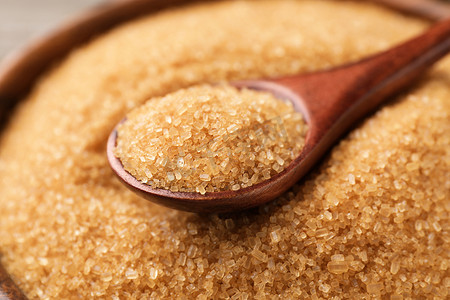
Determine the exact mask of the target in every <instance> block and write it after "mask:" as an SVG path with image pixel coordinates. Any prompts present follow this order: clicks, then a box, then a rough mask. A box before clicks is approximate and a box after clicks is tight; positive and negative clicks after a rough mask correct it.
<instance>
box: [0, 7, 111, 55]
mask: <svg viewBox="0 0 450 300" xmlns="http://www.w3.org/2000/svg"><path fill="white" fill-rule="evenodd" d="M101 2H104V1H102V0H64V1H61V0H38V1H36V0H14V1H11V0H0V60H2V59H3V58H4V57H5V56H6V55H7V54H8V53H10V52H11V51H13V50H14V49H17V48H19V47H20V46H22V45H24V44H25V43H26V42H27V41H28V40H29V39H30V38H33V37H36V36H41V35H42V34H45V33H46V32H47V31H49V30H51V29H52V28H55V27H56V26H57V25H58V24H60V23H61V22H63V21H64V20H66V19H67V18H69V17H71V16H73V15H74V14H76V13H78V12H81V11H83V10H85V9H87V8H89V7H92V6H95V5H96V4H99V3H101Z"/></svg>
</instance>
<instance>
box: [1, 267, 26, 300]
mask: <svg viewBox="0 0 450 300" xmlns="http://www.w3.org/2000/svg"><path fill="white" fill-rule="evenodd" d="M10 299H11V300H12V299H14V300H22V299H26V297H25V296H24V294H23V293H22V291H21V290H20V289H19V288H18V287H17V285H16V284H15V283H14V282H13V281H12V279H11V277H9V275H8V273H7V272H6V270H5V269H4V268H3V266H2V265H1V264H0V300H10Z"/></svg>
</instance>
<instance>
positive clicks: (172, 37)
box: [0, 0, 450, 299]
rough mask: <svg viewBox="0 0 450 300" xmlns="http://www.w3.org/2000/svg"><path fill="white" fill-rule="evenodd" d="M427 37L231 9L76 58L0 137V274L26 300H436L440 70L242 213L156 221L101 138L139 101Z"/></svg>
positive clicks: (142, 30) (444, 116)
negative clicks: (1, 270)
mask: <svg viewBox="0 0 450 300" xmlns="http://www.w3.org/2000/svg"><path fill="white" fill-rule="evenodd" d="M426 25H427V24H425V23H424V22H423V21H420V20H417V19H414V18H412V17H406V16H403V15H399V14H397V13H396V12H392V11H389V10H387V9H384V8H380V7H377V6H374V5H372V4H368V3H364V2H360V1H358V2H349V1H336V2H332V1H289V0H287V1H281V0H276V1H227V2H218V3H209V4H200V5H195V6H189V7H185V8H180V9H174V10H170V11H163V12H160V13H158V14H156V15H151V16H147V17H144V18H142V19H139V20H136V21H133V22H131V23H128V24H126V25H124V26H120V27H118V28H117V29H114V30H112V31H110V32H108V33H106V34H105V35H103V36H101V37H99V38H97V39H96V40H94V41H92V42H91V43H89V44H87V45H85V46H83V47H82V48H80V49H78V50H75V51H74V52H73V53H72V54H71V55H69V57H67V58H66V59H65V60H64V61H63V62H62V63H61V64H60V65H59V66H58V67H56V68H55V69H54V70H52V71H51V72H50V73H48V74H47V76H45V77H44V78H42V79H41V81H40V82H39V84H38V85H37V86H36V87H35V88H34V90H33V91H32V93H31V94H30V95H29V96H28V97H27V99H25V100H24V102H23V104H22V105H21V106H20V107H19V108H18V110H17V111H16V113H15V114H14V116H13V117H12V119H11V122H10V124H9V125H8V127H7V128H6V130H5V131H4V132H3V134H2V138H1V143H0V190H1V194H2V196H1V198H0V237H1V238H0V253H1V263H2V264H3V265H4V266H5V267H6V269H7V271H8V272H9V273H10V274H11V275H12V277H13V279H14V280H15V281H16V282H17V284H18V285H19V286H20V288H21V289H23V291H24V292H25V293H26V294H27V296H28V297H29V298H31V299H80V298H81V299H148V298H157V299H158V298H160V299H177V298H178V299H220V298H230V299H266V298H275V297H280V298H286V299H301V298H306V299H320V298H322V299H327V298H328V299H369V298H383V299H422V298H424V299H426V298H428V299H448V295H449V292H448V291H449V286H450V277H449V265H450V263H449V251H448V249H449V248H450V245H449V243H450V239H449V211H450V203H449V201H448V200H449V198H450V180H449V178H450V135H449V134H448V133H449V132H450V101H448V99H450V88H449V86H450V60H449V58H447V59H445V60H443V61H442V62H441V63H439V64H438V65H437V66H436V67H435V68H434V69H433V70H432V71H430V73H429V74H428V75H426V77H425V78H424V79H423V80H422V81H421V82H420V83H418V84H417V85H415V86H414V87H411V89H410V90H409V91H408V92H407V93H405V94H404V95H402V96H400V97H398V98H397V99H396V100H395V101H394V102H392V103H390V104H389V105H387V106H385V107H384V108H382V109H381V110H380V111H379V112H378V113H376V114H375V115H373V116H371V117H370V118H369V119H368V120H366V121H365V122H364V123H362V124H361V125H359V126H358V128H355V129H354V130H353V131H352V132H351V133H350V134H349V135H348V136H347V137H345V138H344V139H343V140H342V141H341V142H340V144H339V145H337V146H336V147H335V148H334V149H333V150H332V152H331V154H330V155H329V157H328V158H326V159H325V160H324V161H323V162H322V163H321V165H320V166H319V167H318V168H317V169H316V171H315V172H314V173H313V174H311V175H310V176H309V177H308V178H307V179H306V180H304V181H302V182H299V183H298V185H296V186H295V187H293V188H292V189H290V190H289V191H288V192H287V193H285V194H284V195H283V196H281V197H280V198H279V199H277V200H276V201H274V202H272V203H270V204H268V205H266V206H263V207H260V208H258V209H255V210H252V211H247V212H242V213H237V214H233V215H219V216H218V215H206V216H205V215H196V214H190V213H185V212H179V211H175V210H171V209H166V208H163V207H159V206H157V205H154V204H152V203H149V202H148V201H146V200H143V199H140V198H138V197H137V196H135V195H134V194H132V193H131V192H129V191H128V190H127V189H126V188H125V187H123V186H122V185H121V184H120V183H119V182H118V180H117V179H116V178H115V176H114V175H113V173H112V171H111V170H110V167H109V165H108V162H107V159H106V156H105V144H106V139H107V137H108V135H109V133H110V132H111V130H112V129H113V127H114V126H115V124H117V122H119V120H121V119H122V118H123V117H124V114H125V113H126V112H128V111H130V110H131V109H132V108H134V107H137V106H139V105H141V104H142V103H144V102H145V101H147V100H148V99H149V98H152V97H159V96H163V95H166V94H169V93H171V92H174V91H176V90H179V89H181V88H187V87H189V86H192V85H196V84H203V83H210V82H218V81H221V80H223V81H227V80H236V79H246V78H264V77H275V76H281V75H288V74H295V73H299V72H308V71H313V70H319V69H323V68H328V67H330V66H335V65H339V64H342V63H344V62H348V61H352V60H355V59H358V58H362V57H364V56H366V55H369V54H371V53H374V52H377V51H380V50H383V49H386V48H388V47H390V46H392V45H394V44H397V43H399V42H400V41H402V40H405V39H407V38H409V37H411V36H413V35H415V34H418V33H419V32H421V31H422V30H424V29H425V28H426ZM333 297H334V298H333Z"/></svg>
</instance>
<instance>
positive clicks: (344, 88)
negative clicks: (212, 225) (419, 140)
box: [107, 19, 450, 213]
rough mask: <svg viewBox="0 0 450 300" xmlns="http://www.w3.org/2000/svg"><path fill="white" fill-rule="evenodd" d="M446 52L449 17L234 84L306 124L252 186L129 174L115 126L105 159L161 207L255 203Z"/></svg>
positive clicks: (210, 208) (199, 208)
mask: <svg viewBox="0 0 450 300" xmlns="http://www.w3.org/2000/svg"><path fill="white" fill-rule="evenodd" d="M449 51H450V19H448V20H445V21H442V22H440V23H437V24H436V25H434V26H433V27H431V28H430V29H429V30H427V31H426V32H425V33H423V34H422V35H420V36H418V37H416V38H414V39H412V40H409V41H407V42H405V43H403V44H401V45H399V46H397V47H395V48H392V49H390V50H387V51H385V52H382V53H380V54H377V55H374V56H371V57H369V58H366V59H363V60H361V61H359V62H356V63H352V64H348V65H344V66H341V67H337V68H333V69H331V70H327V71H320V72H315V73H309V74H300V75H296V76H289V77H283V78H275V79H263V80H246V81H239V82H235V83H232V84H233V85H235V86H236V87H238V88H244V87H245V88H250V89H256V90H263V91H269V92H272V93H273V94H274V95H275V96H277V98H280V99H285V100H287V101H291V102H292V103H293V105H294V108H295V109H296V110H297V111H299V112H301V113H302V114H303V116H304V118H305V120H306V122H307V124H308V133H307V135H306V140H305V146H304V148H303V149H302V151H301V153H300V154H299V155H298V157H297V158H295V159H294V160H293V161H292V162H291V163H290V164H289V165H288V166H287V167H286V168H285V169H284V170H283V171H282V172H280V173H279V174H276V175H274V176H273V177H271V178H270V179H268V180H265V181H263V182H261V183H258V184H255V185H252V186H250V187H246V188H242V189H240V190H237V191H231V190H230V191H220V192H210V193H206V194H203V195H202V194H200V193H195V192H172V191H169V190H165V189H156V188H152V187H151V186H149V185H147V184H144V183H141V182H140V181H139V180H137V179H136V178H134V177H133V176H132V175H131V174H129V173H128V172H127V171H126V170H125V169H124V168H123V165H122V163H121V162H120V160H119V159H118V158H117V157H116V156H115V155H114V148H115V146H116V139H117V130H116V129H114V130H113V131H112V133H111V135H110V137H109V139H108V144H107V156H108V160H109V163H110V165H111V167H112V169H113V170H114V172H115V173H116V174H117V176H118V177H119V178H120V180H121V181H122V182H123V183H124V184H125V185H126V186H127V187H128V188H130V189H131V190H133V191H134V192H136V193H137V194H139V195H140V196H142V197H143V198H145V199H147V200H150V201H153V202H155V203H158V204H161V205H164V206H168V207H171V208H175V209H180V210H186V211H192V212H202V213H203V212H207V213H214V212H217V213H218V212H229V211H235V210H242V209H247V208H250V207H255V206H258V205H261V204H263V203H266V202H268V201H271V200H273V199H275V198H276V197H278V196H280V195H281V194H283V193H284V192H285V191H286V190H288V189H289V188H290V187H291V186H292V185H294V184H295V183H296V182H297V181H299V180H300V179H301V178H302V177H303V176H304V175H305V174H306V173H307V172H308V171H309V170H310V169H311V168H312V167H313V166H314V165H315V164H316V163H317V162H318V161H319V159H320V158H321V157H322V156H323V155H324V154H325V153H326V152H327V150H329V149H330V147H331V146H332V145H333V144H334V143H335V142H336V141H337V140H338V139H339V138H340V137H342V135H343V134H344V133H346V132H347V131H348V130H349V129H350V128H351V127H352V125H354V124H355V123H357V122H358V121H360V120H361V119H362V118H363V117H364V116H366V115H367V114H369V113H370V112H372V111H374V110H375V109H376V108H377V107H378V106H379V105H380V104H381V103H383V102H385V101H387V100H389V97H390V96H392V95H394V94H396V93H398V92H400V91H402V90H403V89H404V88H406V87H408V86H409V85H410V84H411V83H412V82H413V81H414V80H415V79H417V78H418V77H419V76H420V75H422V74H423V73H424V71H425V70H426V69H428V68H429V67H431V65H432V64H433V63H434V62H436V61H437V60H439V59H440V58H442V57H443V56H445V55H446V54H447V53H448V52H449ZM430 109H433V108H432V107H430Z"/></svg>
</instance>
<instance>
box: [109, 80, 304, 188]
mask: <svg viewBox="0 0 450 300" xmlns="http://www.w3.org/2000/svg"><path fill="white" fill-rule="evenodd" d="M306 131H307V127H306V124H305V122H304V120H303V116H302V115H301V113H299V112H296V111H295V110H294V107H293V105H292V103H291V102H289V101H288V102H284V101H283V100H281V99H277V98H275V96H274V95H272V94H271V93H268V92H261V91H256V90H249V89H241V90H239V89H237V88H235V87H232V86H229V85H221V86H209V85H202V86H196V87H191V88H188V89H182V90H179V91H177V92H175V93H172V94H169V95H166V96H164V97H160V98H157V99H150V100H149V101H147V102H146V103H145V104H144V105H142V106H140V107H138V108H137V109H135V110H133V111H132V112H130V113H129V114H128V115H127V119H126V121H124V122H123V123H121V124H120V125H119V126H118V129H117V132H118V137H117V146H116V148H115V155H116V156H117V157H118V158H119V159H120V161H121V162H122V164H123V166H124V168H125V170H127V171H128V172H129V173H131V175H133V176H134V177H135V178H137V179H138V180H140V181H141V182H143V183H145V184H148V185H151V186H152V187H154V188H163V189H169V190H171V191H173V192H197V193H200V194H205V193H206V192H218V191H223V190H233V191H236V190H239V189H241V188H245V187H248V186H252V185H254V184H257V183H259V182H261V181H264V180H267V179H269V178H270V177H272V176H273V175H275V174H278V173H280V172H281V171H283V170H284V168H285V167H286V166H287V165H289V163H290V162H291V161H292V160H293V159H294V158H295V157H296V156H298V155H299V153H300V151H301V149H302V147H303V145H304V142H305V136H306Z"/></svg>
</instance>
